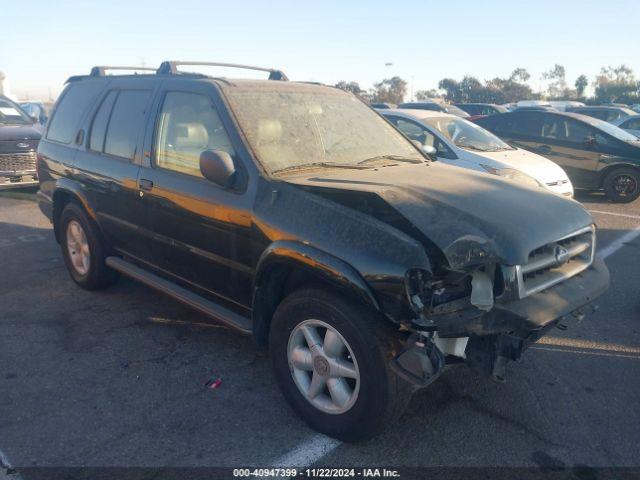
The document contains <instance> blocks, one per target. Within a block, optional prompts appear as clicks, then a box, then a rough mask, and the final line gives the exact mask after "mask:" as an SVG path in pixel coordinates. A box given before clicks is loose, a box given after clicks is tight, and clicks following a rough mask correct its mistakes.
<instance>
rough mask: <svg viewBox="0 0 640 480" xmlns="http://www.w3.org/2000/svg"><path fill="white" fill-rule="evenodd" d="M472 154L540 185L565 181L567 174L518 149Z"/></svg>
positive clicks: (552, 163) (549, 162) (552, 164)
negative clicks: (523, 174)
mask: <svg viewBox="0 0 640 480" xmlns="http://www.w3.org/2000/svg"><path fill="white" fill-rule="evenodd" d="M473 153H474V154H476V155H478V156H481V157H484V158H487V159H489V160H493V161H494V162H500V163H502V164H504V165H505V167H508V168H515V169H517V170H520V171H521V172H524V173H526V174H527V175H529V176H530V177H533V178H535V179H536V180H538V181H539V182H541V183H542V184H547V183H550V182H556V181H558V180H566V179H567V178H568V177H567V174H566V173H565V171H564V170H563V169H562V167H560V166H559V165H557V164H556V163H554V162H552V161H551V160H548V159H546V158H544V157H542V156H540V155H537V154H535V153H533V152H529V151H527V150H522V149H520V148H518V149H516V150H504V151H500V152H473Z"/></svg>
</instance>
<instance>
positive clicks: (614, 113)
mask: <svg viewBox="0 0 640 480" xmlns="http://www.w3.org/2000/svg"><path fill="white" fill-rule="evenodd" d="M566 111H567V112H571V113H579V114H580V115H587V116H589V117H593V118H597V119H599V120H604V121H605V122H615V121H616V120H619V119H620V118H623V117H628V116H629V115H635V114H636V112H634V111H633V110H631V109H630V108H627V107H617V106H599V107H567V109H566Z"/></svg>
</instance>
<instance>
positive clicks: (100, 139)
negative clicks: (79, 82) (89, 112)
mask: <svg viewBox="0 0 640 480" xmlns="http://www.w3.org/2000/svg"><path fill="white" fill-rule="evenodd" d="M117 94H118V93H117V92H116V91H113V90H112V91H111V92H109V94H108V95H107V96H106V97H105V99H104V100H103V101H102V104H101V105H100V109H98V112H97V113H96V116H95V117H94V119H93V124H92V125H91V136H90V138H89V148H90V149H91V150H95V151H96V152H102V149H103V148H104V137H105V135H106V133H107V125H108V123H109V116H110V115H111V109H112V108H113V103H114V102H115V100H116V95H117Z"/></svg>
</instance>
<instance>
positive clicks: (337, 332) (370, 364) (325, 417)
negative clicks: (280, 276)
mask: <svg viewBox="0 0 640 480" xmlns="http://www.w3.org/2000/svg"><path fill="white" fill-rule="evenodd" d="M269 346H270V351H271V352H270V353H271V359H272V362H273V368H274V372H275V376H276V380H277V381H278V384H279V386H280V388H281V389H282V391H283V393H284V395H285V397H286V399H287V400H288V402H289V403H290V404H291V406H292V407H293V409H294V410H295V411H296V412H297V413H298V414H299V415H300V416H301V417H302V418H303V419H304V420H305V421H306V422H307V423H308V424H309V425H310V426H311V427H313V428H314V429H316V430H318V431H320V432H322V433H324V434H326V435H329V436H332V437H335V438H338V439H340V440H345V441H358V440H364V439H367V438H370V437H372V436H374V435H375V434H377V433H379V432H380V431H381V430H382V429H383V428H384V426H385V425H387V424H388V423H389V422H391V421H393V420H394V419H396V418H397V417H398V416H400V414H401V413H402V412H403V411H404V408H405V407H406V405H407V403H408V401H409V400H410V398H411V393H412V388H411V386H410V385H409V384H407V383H406V382H404V380H402V379H399V378H397V376H396V375H395V374H394V373H393V372H391V371H390V370H389V368H388V362H389V360H390V359H391V358H392V356H393V355H394V352H395V350H396V348H395V347H397V334H396V332H395V330H394V329H392V328H388V327H387V326H386V325H384V324H382V323H381V322H380V320H379V319H377V318H376V317H375V315H374V314H372V312H369V311H368V310H367V309H365V308H363V307H361V306H359V305H357V304H355V303H352V302H349V301H347V300H345V299H344V298H342V297H340V296H337V295H334V294H332V293H329V292H327V291H324V290H321V289H305V290H299V291H297V292H294V293H293V294H291V295H290V296H289V297H287V298H286V299H285V300H284V301H283V302H282V303H281V304H280V305H279V307H278V309H277V310H276V313H275V315H274V318H273V321H272V323H271V330H270V336H269Z"/></svg>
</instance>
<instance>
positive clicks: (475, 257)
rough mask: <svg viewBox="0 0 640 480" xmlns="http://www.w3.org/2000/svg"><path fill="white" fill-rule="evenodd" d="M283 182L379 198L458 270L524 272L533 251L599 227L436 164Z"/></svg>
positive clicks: (553, 201) (571, 207)
mask: <svg viewBox="0 0 640 480" xmlns="http://www.w3.org/2000/svg"><path fill="white" fill-rule="evenodd" d="M283 180H284V181H286V182H288V183H292V184H296V185H300V186H304V187H306V188H309V189H311V190H312V191H313V190H315V189H329V190H336V189H338V190H342V191H345V190H346V191H352V192H353V194H354V195H358V194H361V193H368V194H376V195H378V196H380V197H381V198H382V199H384V200H385V202H386V203H388V204H389V205H390V206H391V207H393V208H394V209H395V210H396V211H398V212H399V213H400V214H401V215H402V216H404V217H405V218H406V219H407V220H408V221H409V222H411V223H412V224H413V225H414V226H415V227H416V228H418V229H419V230H420V232H421V233H422V234H423V235H424V236H426V237H427V238H428V239H429V240H430V241H431V242H433V243H434V244H435V245H436V246H437V247H438V248H439V249H440V250H442V252H443V254H444V255H445V257H446V258H447V261H448V262H449V265H450V266H451V267H452V268H462V267H466V266H471V265H475V264H481V263H486V262H487V261H497V262H499V263H502V264H506V265H519V264H524V263H526V262H527V260H528V256H529V253H530V252H531V251H533V250H534V249H536V248H538V247H541V246H542V245H545V244H547V243H550V242H552V241H555V240H557V239H559V238H562V237H564V236H566V235H568V234H571V233H573V232H575V231H576V230H579V229H580V228H583V227H586V226H589V225H591V224H592V223H593V219H592V218H591V216H590V215H589V214H588V213H587V211H586V210H585V209H584V208H583V207H582V206H581V205H580V204H579V203H578V202H575V201H573V200H568V199H566V198H562V197H559V196H557V195H553V194H552V193H549V192H547V191H545V190H543V189H540V188H529V187H527V186H521V185H519V184H516V183H514V182H510V181H508V180H504V179H502V178H500V177H497V176H494V175H486V174H482V173H478V172H474V171H472V170H465V169H460V168H456V167H453V166H450V165H445V164H441V163H438V162H433V163H428V164H427V163H425V164H418V165H412V164H400V165H396V166H389V167H381V168H376V169H368V170H351V169H325V170H320V171H318V170H316V171H314V172H313V174H310V173H309V171H307V172H305V173H304V176H302V175H300V176H298V175H296V176H288V177H285V178H283Z"/></svg>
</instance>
